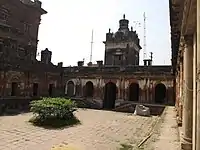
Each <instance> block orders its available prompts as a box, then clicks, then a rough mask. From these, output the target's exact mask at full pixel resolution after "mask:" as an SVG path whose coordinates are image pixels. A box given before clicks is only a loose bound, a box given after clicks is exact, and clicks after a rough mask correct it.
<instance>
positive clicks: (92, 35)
mask: <svg viewBox="0 0 200 150" xmlns="http://www.w3.org/2000/svg"><path fill="white" fill-rule="evenodd" d="M93 43H94V42H93V30H92V40H91V51H90V62H92V50H93Z"/></svg>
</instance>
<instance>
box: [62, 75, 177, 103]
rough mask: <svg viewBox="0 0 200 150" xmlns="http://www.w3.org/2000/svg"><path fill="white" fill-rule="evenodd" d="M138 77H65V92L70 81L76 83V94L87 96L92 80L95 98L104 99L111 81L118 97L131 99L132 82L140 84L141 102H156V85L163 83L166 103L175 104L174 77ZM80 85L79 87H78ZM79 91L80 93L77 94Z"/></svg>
mask: <svg viewBox="0 0 200 150" xmlns="http://www.w3.org/2000/svg"><path fill="white" fill-rule="evenodd" d="M137 78H138V77H136V78H135V77H128V76H127V77H126V76H123V77H120V76H118V77H117V78H115V77H108V78H103V77H101V76H97V77H96V78H91V77H83V76H82V77H78V78H70V79H69V78H68V79H67V78H66V79H65V94H66V95H68V82H69V81H72V82H73V83H74V96H75V97H76V96H79V97H85V96H86V95H85V88H86V83H87V82H92V83H93V86H94V92H93V98H94V99H104V92H105V85H106V84H107V83H109V82H112V83H115V84H116V87H117V90H116V96H117V97H116V99H123V100H129V94H130V93H129V87H130V85H131V83H137V84H139V102H144V103H155V92H156V91H155V87H156V85H157V84H159V83H162V84H164V85H165V87H166V99H165V102H164V103H168V104H173V103H174V100H173V90H174V89H173V77H166V78H164V77H159V76H158V77H157V78H156V77H148V78H147V77H146V78H143V79H137ZM78 87H79V88H78ZM77 93H78V94H77Z"/></svg>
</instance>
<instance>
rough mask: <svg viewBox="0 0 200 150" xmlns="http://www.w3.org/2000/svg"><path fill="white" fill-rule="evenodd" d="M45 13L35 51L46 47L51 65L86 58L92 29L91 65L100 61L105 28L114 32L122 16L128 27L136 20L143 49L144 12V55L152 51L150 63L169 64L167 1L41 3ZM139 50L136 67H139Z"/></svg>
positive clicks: (46, 0) (69, 0)
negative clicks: (145, 42)
mask: <svg viewBox="0 0 200 150" xmlns="http://www.w3.org/2000/svg"><path fill="white" fill-rule="evenodd" d="M42 2H43V4H42V7H43V8H44V9H45V10H47V11H48V14H46V15H44V16H42V21H41V25H40V30H39V41H40V42H39V45H38V52H40V51H41V50H44V49H45V48H49V50H51V51H52V53H53V56H52V62H53V63H54V64H57V63H58V62H63V63H64V66H69V65H72V66H74V65H77V61H79V60H83V58H85V61H86V63H87V62H89V58H90V46H91V45H90V42H91V34H92V29H93V30H94V44H93V62H94V63H96V60H104V50H105V48H104V44H103V43H102V41H104V40H105V38H106V33H107V32H108V29H109V28H111V32H116V31H117V30H118V27H119V20H120V19H122V17H123V14H126V18H127V19H128V20H129V22H130V23H129V25H130V27H131V26H135V24H134V23H133V22H134V21H140V22H141V23H142V26H141V27H137V28H136V29H137V32H138V34H139V38H140V40H141V46H142V47H143V36H144V35H143V13H144V12H146V17H147V22H146V26H147V29H146V32H147V54H148V55H149V52H153V64H155V65H158V64H160V65H162V64H166V65H167V64H170V63H171V43H170V24H169V4H168V3H169V1H168V0H42ZM142 59H143V50H141V52H140V64H143V62H142Z"/></svg>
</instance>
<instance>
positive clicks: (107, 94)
mask: <svg viewBox="0 0 200 150" xmlns="http://www.w3.org/2000/svg"><path fill="white" fill-rule="evenodd" d="M104 90H105V91H104V102H103V108H105V109H112V108H115V100H116V93H117V87H116V84H114V83H112V82H109V83H107V84H106V85H105V89H104Z"/></svg>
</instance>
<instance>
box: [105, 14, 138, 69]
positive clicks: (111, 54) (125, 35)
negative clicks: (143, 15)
mask: <svg viewBox="0 0 200 150" xmlns="http://www.w3.org/2000/svg"><path fill="white" fill-rule="evenodd" d="M103 43H104V44H105V60H104V62H105V65H106V66H134V65H139V51H140V49H141V46H140V39H139V38H138V34H137V33H136V31H133V28H132V27H131V30H129V20H127V19H126V18H125V14H124V15H123V18H122V19H121V20H119V29H118V31H117V32H116V33H111V30H110V29H109V32H108V33H106V41H104V42H103Z"/></svg>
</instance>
